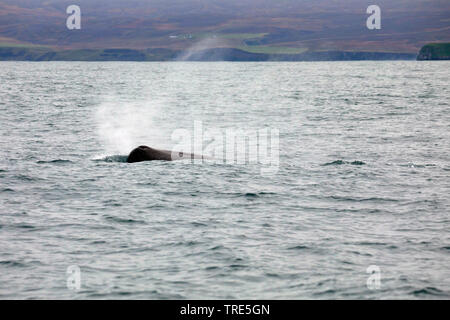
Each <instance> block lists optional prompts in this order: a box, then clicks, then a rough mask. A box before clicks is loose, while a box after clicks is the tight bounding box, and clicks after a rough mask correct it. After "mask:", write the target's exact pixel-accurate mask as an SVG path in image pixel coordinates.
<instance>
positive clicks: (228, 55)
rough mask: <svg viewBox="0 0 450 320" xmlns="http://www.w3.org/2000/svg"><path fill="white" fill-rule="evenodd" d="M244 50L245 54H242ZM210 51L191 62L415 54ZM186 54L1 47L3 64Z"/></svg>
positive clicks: (249, 49)
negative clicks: (8, 62)
mask: <svg viewBox="0 0 450 320" xmlns="http://www.w3.org/2000/svg"><path fill="white" fill-rule="evenodd" d="M242 49H245V50H242ZM242 49H241V48H236V47H234V48H233V47H230V48H208V49H203V50H198V51H196V52H191V53H190V54H189V55H188V57H187V60H191V61H351V60H413V59H415V58H416V55H414V54H408V53H389V52H347V51H317V52H313V51H304V50H302V49H297V48H285V47H269V46H245V47H242ZM183 52H184V51H175V50H170V49H166V48H150V49H73V50H57V49H52V48H49V47H35V46H31V47H27V46H5V45H3V46H0V61H8V60H9V61H174V60H178V58H179V57H182V56H183Z"/></svg>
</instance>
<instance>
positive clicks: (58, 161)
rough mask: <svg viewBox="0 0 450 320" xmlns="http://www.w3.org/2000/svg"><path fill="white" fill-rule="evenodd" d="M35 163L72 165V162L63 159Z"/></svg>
mask: <svg viewBox="0 0 450 320" xmlns="http://www.w3.org/2000/svg"><path fill="white" fill-rule="evenodd" d="M37 163H38V164H45V163H72V161H70V160H64V159H55V160H49V161H44V160H40V161H38V162H37Z"/></svg>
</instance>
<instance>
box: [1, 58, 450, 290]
mask: <svg viewBox="0 0 450 320" xmlns="http://www.w3.org/2000/svg"><path fill="white" fill-rule="evenodd" d="M449 70H450V63H449V62H415V61H407V62H406V61H405V62H317V63H313V62H305V63H228V62H224V63H219V62H218V63H186V62H169V63H133V62H106V63H97V62H37V63H33V62H1V63H0V150H1V151H0V298H1V299H42V298H44V299H51V298H58V299H109V298H118V299H122V298H123V299H217V298H221V299H347V298H349V299H400V298H406V299H436V298H444V299H448V298H449V297H450V268H449V266H450V233H449V231H450V228H449V227H450V217H449V213H450V199H449V194H450V154H449V150H450V107H449V101H450V90H449V89H448V84H449ZM196 122H197V123H198V122H201V124H202V127H203V129H204V130H209V129H215V130H218V131H219V132H223V131H225V130H227V129H229V128H235V129H245V130H260V129H268V130H271V132H272V131H274V132H275V131H276V130H278V132H279V148H278V151H279V162H278V163H277V166H276V167H275V169H276V170H273V172H271V173H267V174H263V173H262V170H261V168H262V167H263V164H261V163H244V164H232V163H220V161H205V162H202V163H191V161H189V160H185V161H179V162H159V161H154V162H142V163H136V164H128V163H126V162H125V159H126V155H127V154H128V153H129V152H130V151H131V149H132V148H134V147H137V146H139V145H141V144H145V145H149V146H152V147H157V148H172V147H173V146H174V145H175V144H176V141H174V140H173V139H172V138H173V133H174V132H176V131H177V130H180V129H184V130H187V132H194V130H195V123H196ZM185 132H186V131H185ZM368 269H369V272H368ZM73 270H75V273H74V274H72V273H70V271H73ZM371 270H375V271H376V272H375V274H370V272H371ZM68 271H69V273H68ZM78 271H79V272H78ZM78 280H79V281H78ZM378 280H379V281H378ZM368 282H369V285H368ZM78 285H79V287H78Z"/></svg>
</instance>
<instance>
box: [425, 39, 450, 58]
mask: <svg viewBox="0 0 450 320" xmlns="http://www.w3.org/2000/svg"><path fill="white" fill-rule="evenodd" d="M417 60H450V43H430V44H427V45H425V46H423V48H422V49H421V50H420V52H419V55H418V56H417Z"/></svg>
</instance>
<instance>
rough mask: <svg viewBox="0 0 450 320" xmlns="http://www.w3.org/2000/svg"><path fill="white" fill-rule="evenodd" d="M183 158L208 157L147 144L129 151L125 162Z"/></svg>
mask: <svg viewBox="0 0 450 320" xmlns="http://www.w3.org/2000/svg"><path fill="white" fill-rule="evenodd" d="M184 159H209V157H205V156H202V155H196V154H193V153H187V152H181V151H169V150H159V149H155V148H150V147H148V146H139V147H137V148H135V149H133V150H132V151H131V152H130V154H129V155H128V157H127V162H128V163H135V162H142V161H153V160H160V161H174V160H184Z"/></svg>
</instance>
